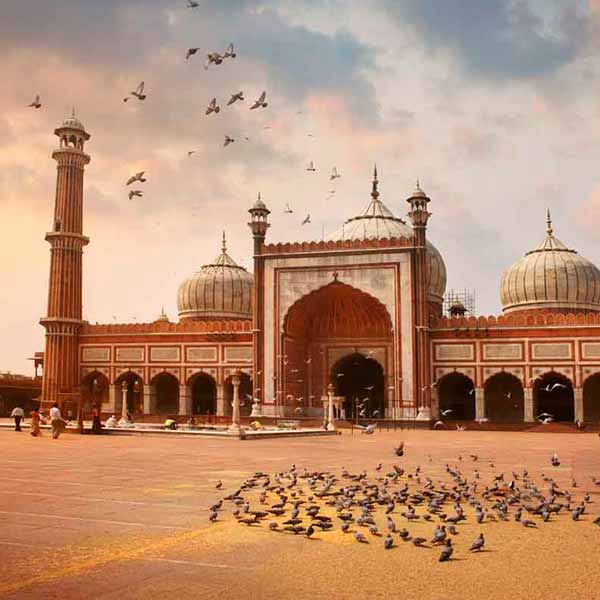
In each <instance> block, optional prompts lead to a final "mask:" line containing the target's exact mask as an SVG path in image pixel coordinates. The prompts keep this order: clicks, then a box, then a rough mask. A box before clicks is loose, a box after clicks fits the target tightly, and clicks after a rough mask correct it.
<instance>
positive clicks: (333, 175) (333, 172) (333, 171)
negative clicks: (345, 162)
mask: <svg viewBox="0 0 600 600" xmlns="http://www.w3.org/2000/svg"><path fill="white" fill-rule="evenodd" d="M340 177H341V175H340V174H339V173H338V170H337V168H336V167H333V169H331V175H330V176H329V181H333V180H334V179H339V178H340Z"/></svg>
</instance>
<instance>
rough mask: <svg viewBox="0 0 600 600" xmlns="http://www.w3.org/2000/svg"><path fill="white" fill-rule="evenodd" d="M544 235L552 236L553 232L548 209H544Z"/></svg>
mask: <svg viewBox="0 0 600 600" xmlns="http://www.w3.org/2000/svg"><path fill="white" fill-rule="evenodd" d="M546 233H547V234H548V235H552V234H553V233H554V230H553V229H552V217H551V216H550V209H549V208H547V209H546Z"/></svg>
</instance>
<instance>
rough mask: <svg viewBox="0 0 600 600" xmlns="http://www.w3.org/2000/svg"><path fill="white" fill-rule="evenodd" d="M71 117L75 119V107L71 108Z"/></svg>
mask: <svg viewBox="0 0 600 600" xmlns="http://www.w3.org/2000/svg"><path fill="white" fill-rule="evenodd" d="M71 116H72V117H73V118H75V107H73V111H72V112H71Z"/></svg>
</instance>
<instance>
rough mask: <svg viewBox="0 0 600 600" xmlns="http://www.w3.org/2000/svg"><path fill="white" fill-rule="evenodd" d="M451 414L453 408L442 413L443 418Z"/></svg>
mask: <svg viewBox="0 0 600 600" xmlns="http://www.w3.org/2000/svg"><path fill="white" fill-rule="evenodd" d="M451 413H452V409H451V408H447V409H446V410H443V411H442V417H447V416H448V415H449V414H451Z"/></svg>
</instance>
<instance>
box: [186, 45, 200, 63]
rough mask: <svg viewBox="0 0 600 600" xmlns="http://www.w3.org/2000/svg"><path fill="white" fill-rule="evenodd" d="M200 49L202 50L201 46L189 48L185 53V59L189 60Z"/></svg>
mask: <svg viewBox="0 0 600 600" xmlns="http://www.w3.org/2000/svg"><path fill="white" fill-rule="evenodd" d="M198 50H200V48H188V51H187V53H186V55H185V60H189V59H190V56H194V54H196V52H198Z"/></svg>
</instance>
